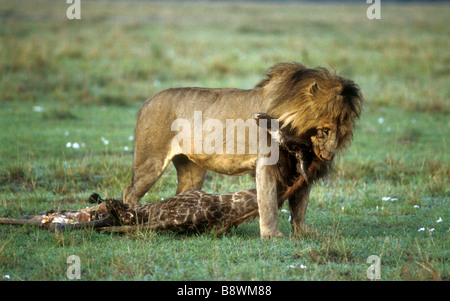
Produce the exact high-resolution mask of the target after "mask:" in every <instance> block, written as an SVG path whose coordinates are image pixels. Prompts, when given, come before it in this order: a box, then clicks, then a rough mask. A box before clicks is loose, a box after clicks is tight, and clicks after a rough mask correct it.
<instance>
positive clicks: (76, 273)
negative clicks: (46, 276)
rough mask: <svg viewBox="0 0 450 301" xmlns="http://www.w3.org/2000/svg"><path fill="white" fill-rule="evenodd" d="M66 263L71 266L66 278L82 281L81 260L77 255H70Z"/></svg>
mask: <svg viewBox="0 0 450 301" xmlns="http://www.w3.org/2000/svg"><path fill="white" fill-rule="evenodd" d="M66 263H67V264H70V266H69V267H68V268H67V271H66V276H67V278H68V279H71V280H72V279H81V260H80V257H78V256H77V255H70V256H68V257H67V259H66Z"/></svg>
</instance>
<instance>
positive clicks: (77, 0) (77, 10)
mask: <svg viewBox="0 0 450 301" xmlns="http://www.w3.org/2000/svg"><path fill="white" fill-rule="evenodd" d="M66 3H67V4H72V5H70V6H69V7H68V8H67V11H66V16H67V19H69V20H73V19H77V20H79V19H81V0H66Z"/></svg>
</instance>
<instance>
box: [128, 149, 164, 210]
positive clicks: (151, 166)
mask: <svg viewBox="0 0 450 301" xmlns="http://www.w3.org/2000/svg"><path fill="white" fill-rule="evenodd" d="M168 161H169V162H170V160H167V159H166V158H164V157H162V158H160V157H149V158H146V160H145V161H144V162H140V163H139V164H136V160H135V161H134V163H133V176H132V180H131V184H130V185H128V186H127V187H126V188H125V190H124V191H123V202H124V203H130V204H137V203H138V202H139V200H140V199H141V198H142V197H143V196H144V195H145V193H146V192H147V191H149V190H150V188H152V186H153V185H154V184H155V182H156V181H157V180H158V179H159V177H160V176H161V174H162V173H163V172H164V170H165V168H166V167H167V164H168Z"/></svg>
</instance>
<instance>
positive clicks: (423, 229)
mask: <svg viewBox="0 0 450 301" xmlns="http://www.w3.org/2000/svg"><path fill="white" fill-rule="evenodd" d="M422 231H425V227H422V228H420V229H419V230H417V232H422Z"/></svg>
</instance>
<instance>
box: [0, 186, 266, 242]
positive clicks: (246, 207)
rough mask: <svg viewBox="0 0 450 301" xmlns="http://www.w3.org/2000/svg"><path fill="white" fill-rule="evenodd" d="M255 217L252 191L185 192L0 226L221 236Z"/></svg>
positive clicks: (11, 221) (114, 202)
mask: <svg viewBox="0 0 450 301" xmlns="http://www.w3.org/2000/svg"><path fill="white" fill-rule="evenodd" d="M91 197H92V196H91ZM94 198H99V197H98V195H97V196H94ZM100 200H101V199H100ZM257 215H258V204H257V200H256V190H255V189H250V190H243V191H238V192H234V193H227V194H208V193H206V192H203V191H199V190H187V191H184V192H182V193H180V194H178V195H176V196H175V197H172V198H169V199H167V200H164V201H161V202H158V203H150V204H143V205H130V204H125V203H122V202H121V201H118V200H114V199H106V200H102V202H101V203H100V204H99V205H97V206H93V207H88V208H85V209H82V210H77V211H56V212H55V211H48V212H46V213H44V214H39V215H34V216H28V217H27V218H26V219H24V220H18V219H9V218H0V224H16V225H23V224H31V225H35V226H38V227H42V228H47V229H49V230H52V231H60V230H62V229H81V228H89V227H92V228H96V229H100V230H103V231H111V232H128V231H135V230H139V229H141V230H142V229H149V230H154V231H157V232H160V231H175V232H186V231H190V230H193V231H203V230H215V231H216V232H217V233H218V234H220V233H224V232H227V231H229V230H230V229H231V227H232V226H237V225H239V224H241V223H242V222H243V221H245V220H246V219H248V218H250V217H253V216H257Z"/></svg>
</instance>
